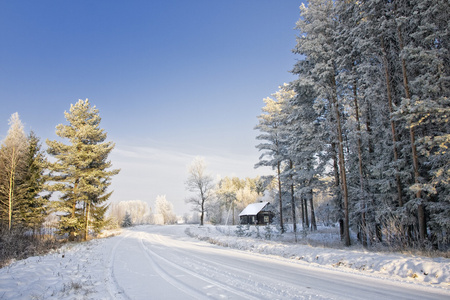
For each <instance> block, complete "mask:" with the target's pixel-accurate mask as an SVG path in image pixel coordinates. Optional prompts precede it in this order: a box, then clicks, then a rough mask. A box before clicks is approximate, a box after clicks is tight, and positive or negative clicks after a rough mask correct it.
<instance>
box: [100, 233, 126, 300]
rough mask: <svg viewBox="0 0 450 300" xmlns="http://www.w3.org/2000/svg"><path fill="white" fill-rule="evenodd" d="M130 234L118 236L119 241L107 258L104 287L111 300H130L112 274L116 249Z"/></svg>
mask: <svg viewBox="0 0 450 300" xmlns="http://www.w3.org/2000/svg"><path fill="white" fill-rule="evenodd" d="M129 236H130V233H127V234H126V235H122V236H120V238H119V240H118V241H117V242H116V244H115V245H114V247H113V249H112V251H111V254H110V256H109V264H108V268H107V270H106V272H107V274H106V287H107V290H108V293H109V295H110V296H111V299H118V300H124V299H126V300H130V297H128V295H127V294H126V293H125V291H124V289H123V288H122V287H121V286H120V285H119V283H118V282H117V279H116V276H115V274H114V261H115V258H116V252H117V247H118V246H119V244H120V243H122V241H123V239H124V238H126V237H129Z"/></svg>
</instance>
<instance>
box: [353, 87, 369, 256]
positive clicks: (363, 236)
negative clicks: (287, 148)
mask: <svg viewBox="0 0 450 300" xmlns="http://www.w3.org/2000/svg"><path fill="white" fill-rule="evenodd" d="M353 103H354V105H355V118H356V131H357V135H358V140H357V143H358V169H359V190H360V192H361V195H360V197H362V201H361V202H362V203H361V206H362V207H360V209H361V210H362V211H361V230H360V235H361V237H360V238H361V242H362V245H363V246H364V247H366V246H367V234H366V232H367V231H366V212H365V210H366V199H365V193H364V171H363V159H362V146H361V144H362V142H361V124H360V120H359V105H358V91H357V88H356V79H354V80H353Z"/></svg>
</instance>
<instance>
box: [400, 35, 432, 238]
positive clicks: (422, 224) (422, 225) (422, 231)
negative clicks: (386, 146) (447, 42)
mask: <svg viewBox="0 0 450 300" xmlns="http://www.w3.org/2000/svg"><path fill="white" fill-rule="evenodd" d="M397 34H398V40H399V47H400V52H401V51H403V38H402V33H401V30H400V27H397ZM401 61H402V73H403V85H404V88H405V96H406V98H407V99H411V95H410V92H409V84H408V75H407V71H406V61H405V60H404V59H403V58H402V59H401ZM408 125H409V137H410V141H411V152H412V160H413V169H414V183H415V184H418V183H419V159H418V155H417V148H416V137H415V130H414V127H413V126H412V124H411V121H410V124H408ZM416 198H417V199H420V200H419V201H420V204H419V205H418V206H417V217H418V223H419V224H418V225H419V239H420V242H421V243H423V242H424V241H425V239H426V226H427V225H426V220H425V209H424V206H423V204H422V199H421V191H420V190H419V189H418V190H417V192H416Z"/></svg>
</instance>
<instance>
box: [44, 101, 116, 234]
mask: <svg viewBox="0 0 450 300" xmlns="http://www.w3.org/2000/svg"><path fill="white" fill-rule="evenodd" d="M64 114H65V117H66V120H67V122H68V123H69V124H68V125H63V124H60V125H58V126H56V134H57V135H58V136H59V137H61V138H63V139H68V140H69V144H64V143H63V142H61V141H50V140H47V145H48V150H47V151H48V153H49V154H50V155H52V156H53V157H54V158H55V159H56V161H55V162H53V163H50V164H49V169H50V171H51V180H52V183H51V184H49V185H48V189H49V190H50V191H58V192H60V194H61V196H60V197H59V199H58V200H57V201H55V202H54V205H55V209H56V210H57V211H58V212H60V214H61V216H60V222H59V230H60V233H68V234H69V239H70V240H74V239H75V237H76V236H77V235H82V236H83V238H84V239H87V237H88V232H89V228H90V227H91V225H100V226H101V222H100V223H99V222H98V221H99V220H102V219H104V217H105V216H104V214H105V211H106V208H107V206H106V201H107V200H108V198H109V197H110V195H111V193H112V192H108V190H107V189H108V187H109V186H110V184H111V178H112V176H114V175H116V174H118V173H119V170H117V169H113V170H111V169H110V168H111V167H112V164H111V162H110V161H109V160H108V155H109V154H110V152H111V151H112V149H113V148H114V143H112V142H106V138H107V134H106V132H105V131H104V130H103V129H101V128H100V121H101V118H100V115H99V112H98V109H97V108H96V107H95V106H91V104H90V103H89V101H88V99H86V100H85V101H83V100H79V101H78V102H77V103H76V104H75V105H73V104H72V105H71V107H70V112H65V113H64ZM93 220H96V223H93V224H92V222H93Z"/></svg>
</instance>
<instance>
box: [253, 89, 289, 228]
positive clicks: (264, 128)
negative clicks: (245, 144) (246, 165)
mask: <svg viewBox="0 0 450 300" xmlns="http://www.w3.org/2000/svg"><path fill="white" fill-rule="evenodd" d="M293 95H294V93H293V92H292V91H289V90H285V89H283V88H282V87H280V90H279V91H278V92H277V93H274V94H273V95H272V96H273V97H274V98H275V99H273V98H271V97H267V98H265V99H264V103H265V106H264V107H263V108H262V111H263V114H261V115H259V116H258V120H259V122H258V125H256V126H255V129H258V130H259V131H260V132H261V134H260V135H258V136H257V137H256V139H258V140H263V141H265V142H263V143H261V144H258V145H257V146H256V148H257V149H258V150H259V151H262V152H263V153H262V154H261V156H260V157H259V162H258V163H257V164H256V165H255V168H258V167H261V166H267V167H271V168H272V169H273V170H275V171H276V179H277V184H278V203H279V214H280V220H279V221H280V228H281V231H282V233H284V225H283V222H284V220H283V209H284V208H283V191H282V185H283V184H282V178H281V176H282V175H281V174H282V171H283V167H284V166H283V163H284V162H285V161H286V159H287V148H286V137H285V133H286V131H284V128H283V126H284V125H283V123H284V122H285V119H286V118H285V115H284V112H283V111H282V108H283V106H284V103H285V102H286V101H288V100H289V99H290V98H292V97H293Z"/></svg>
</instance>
